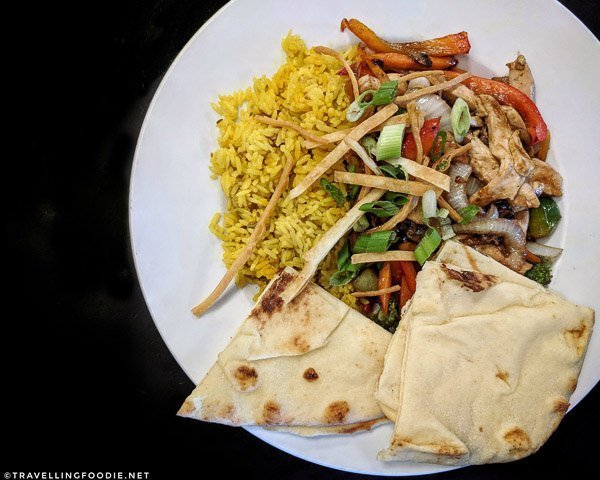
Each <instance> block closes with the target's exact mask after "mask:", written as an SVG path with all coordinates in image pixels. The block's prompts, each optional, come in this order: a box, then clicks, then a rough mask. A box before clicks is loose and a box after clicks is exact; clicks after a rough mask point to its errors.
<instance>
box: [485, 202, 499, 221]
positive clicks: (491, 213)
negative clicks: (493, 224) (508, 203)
mask: <svg viewBox="0 0 600 480" xmlns="http://www.w3.org/2000/svg"><path fill="white" fill-rule="evenodd" d="M485 216H486V217H487V218H498V217H499V216H500V212H498V207H496V205H494V204H493V203H492V204H491V205H490V208H488V211H487V213H486V214H485Z"/></svg>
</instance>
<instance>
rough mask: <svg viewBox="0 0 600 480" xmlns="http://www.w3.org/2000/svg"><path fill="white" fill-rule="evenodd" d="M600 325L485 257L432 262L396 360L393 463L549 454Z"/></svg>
mask: <svg viewBox="0 0 600 480" xmlns="http://www.w3.org/2000/svg"><path fill="white" fill-rule="evenodd" d="M593 323H594V312H593V310H591V309H589V308H585V307H580V306H577V305H574V304H572V303H570V302H568V301H566V300H564V299H563V298H561V297H560V296H558V295H556V294H554V293H552V292H550V291H548V290H546V289H545V288H543V287H541V286H540V285H538V284H536V283H535V282H531V281H530V280H528V279H526V278H524V277H522V276H520V275H518V274H515V273H514V272H512V271H511V270H509V269H507V268H506V267H504V266H502V265H501V264H499V263H497V262H495V261H494V260H491V259H489V258H487V257H485V256H483V255H481V254H479V253H478V252H476V251H475V250H473V249H471V248H469V247H466V246H463V245H460V244H457V243H455V242H448V243H447V244H446V246H445V247H444V248H443V249H442V251H441V252H440V254H439V256H438V258H437V261H436V262H433V261H432V262H427V263H426V265H425V267H424V268H423V270H422V271H421V272H420V273H419V275H418V278H417V291H416V293H415V295H414V297H413V299H412V302H411V303H410V305H409V306H408V308H407V309H406V311H405V314H404V317H403V320H402V322H401V325H402V324H404V325H403V328H401V329H398V330H397V332H396V334H395V336H394V338H393V340H392V342H391V343H390V347H389V348H388V351H387V353H386V359H385V367H384V371H383V373H382V376H381V378H380V382H379V386H378V391H377V392H376V398H377V399H378V400H379V401H380V403H381V405H382V408H383V409H384V411H385V412H386V415H388V416H389V417H394V420H395V430H394V434H393V436H392V438H391V441H390V445H389V447H388V448H387V449H385V450H382V451H381V452H380V453H379V456H378V458H379V459H381V460H384V461H394V460H397V461H417V462H429V463H441V464H447V465H467V464H481V463H490V462H508V461H512V460H516V459H519V458H522V457H525V456H527V455H529V454H531V453H534V452H535V451H537V450H538V448H540V446H541V445H542V444H543V443H544V442H545V441H546V440H547V439H548V437H549V436H550V435H551V434H552V432H553V431H554V430H555V429H556V427H557V426H558V424H559V423H560V421H561V419H562V418H563V416H564V414H565V413H566V411H567V409H568V407H569V398H570V395H571V393H572V392H573V390H574V389H575V387H576V385H577V379H578V376H579V372H580V370H581V365H582V362H583V358H584V356H585V352H586V348H587V344H588V341H589V337H590V334H591V330H592V327H593Z"/></svg>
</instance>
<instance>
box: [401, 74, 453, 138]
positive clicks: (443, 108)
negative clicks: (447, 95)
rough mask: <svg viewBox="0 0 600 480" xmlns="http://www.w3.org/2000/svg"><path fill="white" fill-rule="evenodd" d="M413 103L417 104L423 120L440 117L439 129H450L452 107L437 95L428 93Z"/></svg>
mask: <svg viewBox="0 0 600 480" xmlns="http://www.w3.org/2000/svg"><path fill="white" fill-rule="evenodd" d="M415 80H418V79H415ZM411 81H412V80H411ZM415 103H416V104H417V107H418V108H419V111H420V112H421V113H422V114H423V115H424V117H425V120H429V119H430V118H438V117H440V130H441V131H452V126H451V125H450V114H451V113H452V109H451V108H450V106H449V105H448V104H447V103H446V100H444V99H443V98H442V97H440V96H439V95H435V94H433V93H430V94H429V95H423V96H422V97H419V98H418V99H417V100H415Z"/></svg>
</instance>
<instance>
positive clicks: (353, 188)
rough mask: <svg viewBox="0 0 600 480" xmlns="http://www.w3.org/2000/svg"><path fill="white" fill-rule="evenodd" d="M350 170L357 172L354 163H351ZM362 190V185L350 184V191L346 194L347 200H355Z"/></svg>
mask: <svg viewBox="0 0 600 480" xmlns="http://www.w3.org/2000/svg"><path fill="white" fill-rule="evenodd" d="M348 171H349V172H350V173H354V172H356V167H355V166H354V165H350V166H349V167H348ZM359 192H360V185H348V193H347V194H346V200H348V201H350V202H353V201H354V200H356V197H358V193H359Z"/></svg>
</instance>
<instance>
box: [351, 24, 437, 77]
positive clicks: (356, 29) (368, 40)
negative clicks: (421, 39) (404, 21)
mask: <svg viewBox="0 0 600 480" xmlns="http://www.w3.org/2000/svg"><path fill="white" fill-rule="evenodd" d="M340 28H341V30H342V32H343V31H344V30H346V28H348V29H349V30H350V31H351V32H352V33H353V34H354V35H356V36H357V37H358V38H360V39H361V40H362V41H363V42H364V43H365V44H366V45H367V47H369V48H370V49H371V50H375V51H376V52H378V53H387V52H396V53H403V54H405V55H408V56H409V57H410V58H412V59H413V60H415V61H416V62H418V63H420V64H422V65H425V66H426V67H429V66H430V65H431V60H430V59H429V57H428V56H427V54H425V53H423V52H420V51H418V50H415V49H413V48H410V47H403V46H400V47H393V46H392V45H391V44H390V43H389V42H386V41H385V40H382V39H381V38H379V37H378V36H377V34H376V33H375V32H374V31H373V30H371V29H370V28H369V27H367V26H366V25H365V24H364V23H362V22H361V21H359V20H356V19H355V18H351V19H350V20H346V19H345V18H344V19H343V20H342V24H341V25H340ZM399 45H401V44H399Z"/></svg>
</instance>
